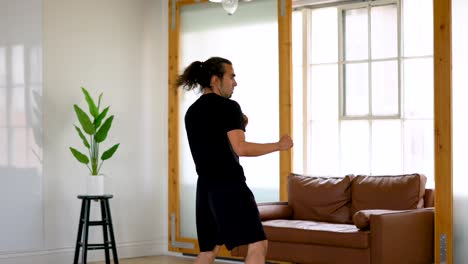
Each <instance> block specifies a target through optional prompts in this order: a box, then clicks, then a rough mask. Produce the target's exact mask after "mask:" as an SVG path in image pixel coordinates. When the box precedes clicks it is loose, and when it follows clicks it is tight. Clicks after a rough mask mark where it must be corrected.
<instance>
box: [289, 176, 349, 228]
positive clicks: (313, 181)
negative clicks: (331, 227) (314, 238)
mask: <svg viewBox="0 0 468 264" xmlns="http://www.w3.org/2000/svg"><path fill="white" fill-rule="evenodd" d="M352 178H353V176H352V175H347V176H345V177H312V176H304V175H298V174H291V175H289V178H288V192H289V198H288V202H289V205H290V206H291V207H292V209H293V219H297V220H312V221H322V222H334V223H352V220H351V216H350V214H349V212H350V211H349V210H350V205H351V204H350V202H351V190H350V186H351V180H352Z"/></svg>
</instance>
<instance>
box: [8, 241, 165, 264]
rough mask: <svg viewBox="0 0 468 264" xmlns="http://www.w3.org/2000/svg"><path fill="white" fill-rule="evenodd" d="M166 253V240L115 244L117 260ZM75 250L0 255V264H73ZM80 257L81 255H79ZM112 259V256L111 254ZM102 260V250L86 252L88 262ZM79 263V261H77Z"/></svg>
mask: <svg viewBox="0 0 468 264" xmlns="http://www.w3.org/2000/svg"><path fill="white" fill-rule="evenodd" d="M166 253H167V239H166V240H164V241H141V242H129V243H120V244H117V255H118V257H119V259H123V258H134V257H143V256H155V255H164V254H166ZM74 255H75V248H64V249H51V250H42V251H30V252H21V253H6V254H0V264H31V263H34V264H64V263H73V257H74ZM80 257H81V254H80ZM111 258H112V254H111ZM102 260H104V251H103V250H92V251H88V261H90V262H91V261H93V262H94V261H102ZM79 262H80V263H81V261H79Z"/></svg>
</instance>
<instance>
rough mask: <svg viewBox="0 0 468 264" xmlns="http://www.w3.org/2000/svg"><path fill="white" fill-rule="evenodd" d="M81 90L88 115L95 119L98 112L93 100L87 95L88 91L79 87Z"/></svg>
mask: <svg viewBox="0 0 468 264" xmlns="http://www.w3.org/2000/svg"><path fill="white" fill-rule="evenodd" d="M81 90H82V91H83V94H84V96H85V99H86V102H87V103H88V106H89V113H90V114H91V115H92V116H93V117H94V118H96V116H98V114H99V111H98V108H97V106H96V104H95V103H94V101H93V98H91V96H90V95H89V93H88V91H87V90H86V89H85V88H84V87H81Z"/></svg>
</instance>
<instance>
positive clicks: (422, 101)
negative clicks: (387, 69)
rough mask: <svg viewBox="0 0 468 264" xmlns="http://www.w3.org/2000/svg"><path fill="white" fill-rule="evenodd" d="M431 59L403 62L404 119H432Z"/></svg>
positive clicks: (432, 82) (432, 73) (432, 85)
mask: <svg viewBox="0 0 468 264" xmlns="http://www.w3.org/2000/svg"><path fill="white" fill-rule="evenodd" d="M433 68H434V65H433V59H432V58H427V59H406V60H404V61H403V90H404V93H405V99H404V106H403V108H404V113H405V117H406V118H433V116H434V78H433V76H434V72H433Z"/></svg>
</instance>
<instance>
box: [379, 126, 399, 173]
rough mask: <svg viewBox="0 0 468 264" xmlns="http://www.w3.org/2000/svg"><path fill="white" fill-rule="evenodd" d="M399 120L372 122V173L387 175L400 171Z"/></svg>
mask: <svg viewBox="0 0 468 264" xmlns="http://www.w3.org/2000/svg"><path fill="white" fill-rule="evenodd" d="M401 143H402V142H401V121H400V120H377V121H373V122H372V156H371V157H372V158H371V159H372V170H371V172H372V174H373V175H389V174H400V173H401V172H402V164H401V162H402V160H401V153H402V146H401Z"/></svg>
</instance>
